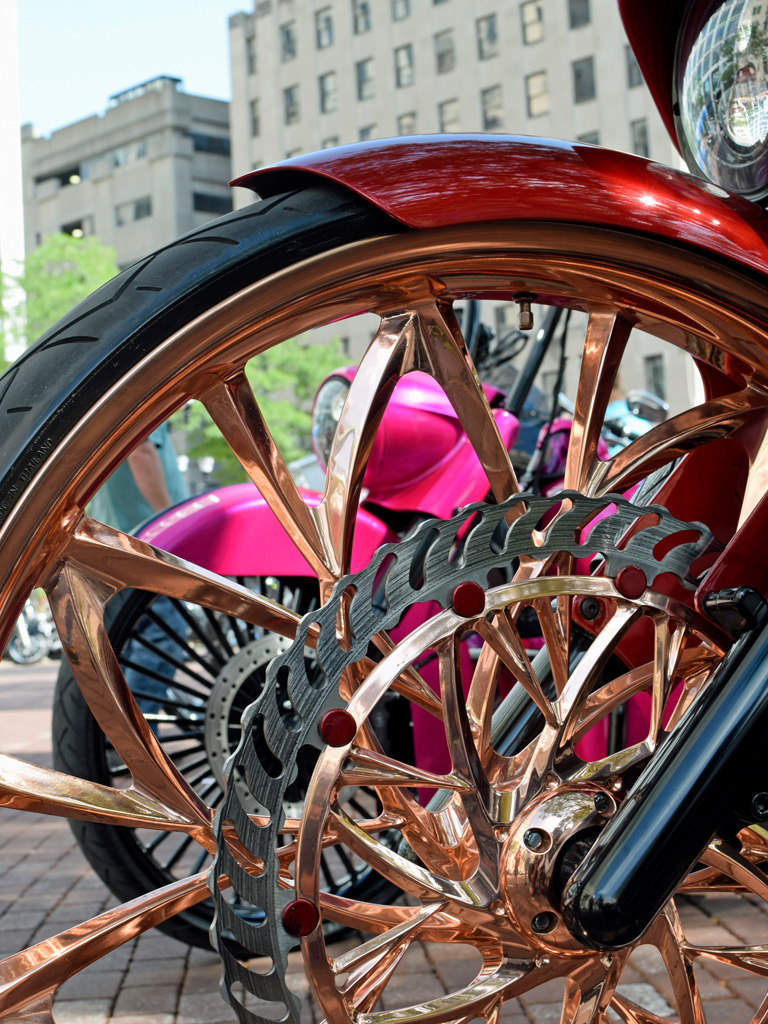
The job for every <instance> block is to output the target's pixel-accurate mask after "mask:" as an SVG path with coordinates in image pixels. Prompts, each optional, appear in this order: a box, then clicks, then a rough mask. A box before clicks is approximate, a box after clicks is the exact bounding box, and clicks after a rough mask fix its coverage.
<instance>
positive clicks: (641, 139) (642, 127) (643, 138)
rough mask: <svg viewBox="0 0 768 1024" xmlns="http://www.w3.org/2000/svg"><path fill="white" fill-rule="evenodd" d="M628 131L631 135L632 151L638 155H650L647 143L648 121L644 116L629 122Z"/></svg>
mask: <svg viewBox="0 0 768 1024" xmlns="http://www.w3.org/2000/svg"><path fill="white" fill-rule="evenodd" d="M629 133H630V135H631V137H632V152H633V153H637V155H638V156H644V157H649V156H650V155H651V150H650V146H649V145H648V122H647V121H646V119H645V118H644V117H641V118H640V119H639V120H637V121H631V122H630V124H629Z"/></svg>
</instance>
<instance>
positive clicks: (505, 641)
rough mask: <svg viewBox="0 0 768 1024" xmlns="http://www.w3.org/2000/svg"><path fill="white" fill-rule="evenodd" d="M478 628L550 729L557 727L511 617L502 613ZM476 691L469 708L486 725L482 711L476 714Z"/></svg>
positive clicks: (482, 622)
mask: <svg viewBox="0 0 768 1024" xmlns="http://www.w3.org/2000/svg"><path fill="white" fill-rule="evenodd" d="M475 628H476V629H477V632H478V633H479V634H480V636H482V638H483V640H485V642H486V643H487V644H488V646H489V647H490V648H491V649H492V650H493V651H494V653H495V654H496V655H498V657H499V658H500V659H501V660H502V662H503V664H504V665H505V666H506V667H507V668H508V669H509V671H510V672H511V673H512V675H513V676H514V677H515V679H516V680H517V681H518V682H519V683H520V685H521V686H522V687H523V689H524V690H525V692H526V693H527V694H528V696H529V697H530V698H531V700H532V701H533V702H534V704H535V705H536V707H537V708H538V709H539V711H541V713H542V715H543V716H544V721H545V722H546V723H547V724H548V725H554V724H555V717H554V711H553V709H552V704H551V702H550V701H549V700H548V699H547V697H546V696H545V694H544V692H543V690H542V689H541V685H540V683H539V680H538V679H537V678H536V673H535V672H534V671H533V666H532V665H531V662H530V659H529V658H528V655H527V654H526V653H525V648H524V647H523V643H522V640H521V639H520V635H519V633H518V632H517V629H516V628H515V626H514V625H513V624H512V623H511V622H510V621H509V619H508V617H507V615H506V614H505V613H504V612H498V613H497V614H496V615H495V616H494V617H493V619H492V621H491V622H488V620H487V619H482V620H480V621H479V622H478V623H477V625H476V627H475ZM481 656H482V655H481ZM478 674H479V675H480V676H481V678H482V677H483V673H478ZM476 689H477V688H476V687H474V686H471V687H470V694H469V698H468V700H467V706H468V708H470V709H472V711H473V717H474V718H475V720H476V721H484V720H485V719H486V718H487V717H488V716H487V715H483V713H482V710H480V709H478V711H475V710H474V708H475V705H476V703H477V701H476V698H475V690H476Z"/></svg>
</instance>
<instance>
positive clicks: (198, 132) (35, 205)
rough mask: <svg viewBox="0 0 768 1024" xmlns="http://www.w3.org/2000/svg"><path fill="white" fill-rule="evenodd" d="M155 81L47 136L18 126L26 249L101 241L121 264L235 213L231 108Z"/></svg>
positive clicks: (172, 82)
mask: <svg viewBox="0 0 768 1024" xmlns="http://www.w3.org/2000/svg"><path fill="white" fill-rule="evenodd" d="M180 86H181V81H180V79H177V78H171V77H168V76H160V77H158V78H155V79H152V80H151V81H148V82H144V83H142V84H141V85H138V86H135V87H134V88H132V89H128V90H126V91H124V92H121V93H118V94H116V95H115V96H112V97H111V98H110V105H109V107H108V108H107V109H106V111H105V112H104V113H103V114H101V115H94V116H93V117H88V118H85V119H84V120H82V121H77V122H75V123H74V124H71V125H68V126H66V127H64V128H60V129H59V130H57V131H54V132H52V133H51V135H50V136H47V137H44V138H37V137H35V134H34V130H33V127H32V126H31V125H24V126H23V127H22V167H23V180H24V221H25V244H26V250H27V252H29V251H31V250H32V249H34V248H35V247H36V246H37V245H39V244H40V242H41V241H42V239H43V238H44V237H45V236H46V235H48V234H52V233H55V232H58V231H65V232H67V233H68V234H73V235H76V236H82V235H97V236H98V237H99V238H100V239H101V241H102V242H104V243H105V244H106V245H111V246H113V247H114V249H115V250H116V252H117V259H118V263H119V264H120V266H121V267H124V266H128V265H129V264H130V263H133V262H134V260H136V259H139V258H140V257H142V256H144V255H146V254H147V253H148V252H152V251H153V250H154V249H157V248H158V247H159V246H161V245H166V244H167V243H168V242H170V241H172V240H173V239H174V238H177V237H178V236H179V235H181V234H183V233H184V232H186V231H190V230H191V229H193V228H195V227H197V226H199V225H201V224H204V223H205V222H206V221H209V220H211V219H212V218H214V217H216V216H218V215H220V214H222V213H226V212H227V211H228V210H231V209H232V192H231V190H230V189H229V187H228V185H227V182H228V180H229V178H230V139H229V104H228V103H227V102H226V101H223V100H216V99H211V98H209V97H206V96H194V95H191V94H189V93H185V92H183V91H182V89H181V88H180Z"/></svg>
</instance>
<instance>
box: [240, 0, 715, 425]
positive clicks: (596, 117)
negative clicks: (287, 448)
mask: <svg viewBox="0 0 768 1024" xmlns="http://www.w3.org/2000/svg"><path fill="white" fill-rule="evenodd" d="M229 26H230V55H231V71H232V96H233V98H232V107H231V125H232V170H233V174H234V175H235V176H237V175H239V174H242V173H244V172H246V171H248V170H250V169H251V168H253V167H259V166H261V165H263V164H268V163H273V162H275V161H278V160H282V159H285V158H286V157H291V156H294V155H297V154H298V153H301V152H311V151H313V150H319V149H323V148H326V147H330V146H336V145H340V144H341V145H343V144H346V143H350V142H356V141H358V140H363V139H371V138H385V137H388V136H394V135H409V134H422V133H424V134H428V133H434V132H496V133H505V134H523V135H536V136H543V137H550V138H559V139H569V140H578V141H581V142H587V143H594V144H599V145H601V146H606V147H608V148H612V149H618V150H622V151H626V152H633V153H636V154H638V155H640V156H644V157H650V158H651V159H653V160H657V161H659V162H661V163H669V164H672V165H677V166H679V165H680V163H679V157H678V156H677V153H676V151H675V149H674V147H673V144H672V142H671V140H670V138H669V136H668V135H667V133H666V129H665V128H664V126H663V123H662V121H661V118H660V117H659V115H658V113H657V111H656V108H655V106H654V104H653V101H652V99H651V96H650V93H649V92H648V90H647V88H646V87H645V84H644V82H643V78H642V75H641V73H640V70H639V68H638V66H637V64H636V62H635V60H634V58H633V56H632V54H631V51H630V49H629V46H628V43H627V39H626V36H625V34H624V30H623V27H622V24H621V21H620V18H619V14H618V9H617V4H616V0H255V2H254V6H253V10H251V11H247V12H241V13H238V14H234V15H233V16H232V17H230V21H229ZM235 192H236V195H235V204H236V205H246V204H247V203H249V202H251V201H252V200H253V196H252V194H251V193H250V192H248V191H246V190H240V189H236V190H235ZM516 315H517V310H516V307H514V306H513V305H512V304H506V305H505V304H499V305H496V306H495V308H492V309H487V308H485V309H484V310H483V317H484V319H486V320H488V321H491V322H492V325H493V326H494V328H495V329H496V331H497V333H501V332H503V331H505V330H506V329H508V328H509V327H511V326H514V324H515V323H516ZM369 320H371V318H368V320H366V321H364V322H363V323H362V324H361V326H360V327H359V328H356V327H355V325H354V324H352V323H350V322H347V324H346V326H345V332H346V333H347V334H348V335H349V337H345V338H344V341H345V343H346V345H347V349H348V351H349V353H350V356H351V358H352V359H357V358H359V356H360V354H361V352H362V350H363V347H364V345H365V344H366V343H367V339H368V338H369V337H370V330H371V329H372V327H371V323H370V322H368V321H369ZM581 321H582V318H580V317H574V318H573V324H574V327H573V330H572V333H573V342H572V344H571V346H570V355H569V359H568V364H567V368H566V378H565V380H566V388H565V390H566V391H568V392H570V393H571V394H573V390H574V387H575V380H576V375H577V373H578V367H579V353H580V342H581V337H583V335H581V336H579V335H578V330H579V328H580V327H581V326H583V325H582V323H581ZM554 359H555V357H554V356H552V358H551V360H549V361H548V362H547V363H545V365H544V368H543V371H542V375H541V376H540V378H539V383H540V384H541V385H542V386H547V384H548V383H550V382H551V381H552V380H553V379H554V378H555V377H556V375H557V373H556V364H555V362H554ZM622 377H623V379H624V382H625V385H626V386H627V387H643V388H647V389H648V390H653V391H655V392H661V394H662V397H664V398H665V399H667V400H668V401H669V402H670V404H671V406H672V408H673V410H674V409H676V408H680V407H682V406H683V405H685V404H688V403H689V401H690V396H691V394H692V393H693V390H692V389H693V388H694V386H695V378H694V374H693V371H692V365H691V363H690V360H689V359H688V357H686V356H684V355H683V354H682V353H678V352H676V351H674V350H673V351H670V349H669V346H664V345H661V344H660V343H659V342H656V341H655V340H653V339H650V338H648V339H646V338H643V337H641V338H639V339H638V341H637V343H636V344H634V345H633V346H632V348H631V350H630V352H628V355H627V365H626V367H624V368H623V370H622Z"/></svg>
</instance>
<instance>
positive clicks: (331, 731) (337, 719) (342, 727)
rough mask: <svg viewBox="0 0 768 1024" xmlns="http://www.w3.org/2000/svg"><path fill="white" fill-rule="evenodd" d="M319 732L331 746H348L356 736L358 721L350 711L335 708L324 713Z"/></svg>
mask: <svg viewBox="0 0 768 1024" xmlns="http://www.w3.org/2000/svg"><path fill="white" fill-rule="evenodd" d="M318 732H319V733H320V737H321V739H322V740H323V742H324V743H327V744H328V746H329V747H346V745H347V744H348V743H351V742H352V740H353V739H354V738H355V733H356V732H357V722H356V721H355V720H354V718H353V717H352V715H350V713H349V712H348V711H344V710H343V708H334V709H333V710H332V711H326V713H325V714H324V715H323V717H322V719H321V720H320V727H319V729H318Z"/></svg>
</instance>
